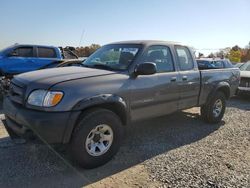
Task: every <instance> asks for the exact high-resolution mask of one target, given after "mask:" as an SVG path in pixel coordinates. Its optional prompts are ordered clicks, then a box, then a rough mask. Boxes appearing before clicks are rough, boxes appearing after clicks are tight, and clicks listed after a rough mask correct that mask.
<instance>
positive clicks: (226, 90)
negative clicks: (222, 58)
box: [207, 82, 230, 102]
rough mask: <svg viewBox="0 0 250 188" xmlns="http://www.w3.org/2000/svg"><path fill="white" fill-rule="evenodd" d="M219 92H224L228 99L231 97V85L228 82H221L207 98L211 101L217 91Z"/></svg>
mask: <svg viewBox="0 0 250 188" xmlns="http://www.w3.org/2000/svg"><path fill="white" fill-rule="evenodd" d="M217 92H222V93H223V94H224V95H225V97H226V99H227V100H228V99H229V98H230V85H229V83H228V82H220V83H219V84H218V85H217V86H216V87H215V88H214V89H213V91H212V92H211V93H210V94H209V96H208V98H207V102H209V101H210V100H211V99H212V98H213V96H214V95H215V93H217Z"/></svg>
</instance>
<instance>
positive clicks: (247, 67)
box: [240, 61, 250, 71]
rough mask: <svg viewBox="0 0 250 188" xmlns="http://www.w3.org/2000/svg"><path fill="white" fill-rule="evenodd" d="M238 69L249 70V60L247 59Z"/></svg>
mask: <svg viewBox="0 0 250 188" xmlns="http://www.w3.org/2000/svg"><path fill="white" fill-rule="evenodd" d="M240 70H241V71H250V61H248V62H247V63H245V64H243V65H242V66H241V67H240Z"/></svg>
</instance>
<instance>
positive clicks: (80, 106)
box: [72, 94, 127, 111]
mask: <svg viewBox="0 0 250 188" xmlns="http://www.w3.org/2000/svg"><path fill="white" fill-rule="evenodd" d="M106 103H116V104H118V105H120V106H121V107H122V108H124V110H125V111H127V105H126V102H125V100H124V99H122V98H121V97H120V96H117V95H114V94H101V95H96V96H92V97H89V98H86V99H83V100H81V101H80V102H78V103H77V104H76V105H75V106H74V107H73V109H72V110H84V109H86V108H89V107H91V106H96V105H102V104H106Z"/></svg>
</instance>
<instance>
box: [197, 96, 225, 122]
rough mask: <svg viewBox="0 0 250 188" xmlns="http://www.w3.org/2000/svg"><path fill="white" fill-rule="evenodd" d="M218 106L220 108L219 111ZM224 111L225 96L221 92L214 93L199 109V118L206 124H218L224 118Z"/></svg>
mask: <svg viewBox="0 0 250 188" xmlns="http://www.w3.org/2000/svg"><path fill="white" fill-rule="evenodd" d="M220 104H221V105H220ZM216 105H217V106H216ZM218 106H221V110H220V111H219V108H218ZM216 107H217V108H216ZM225 109H226V97H225V95H224V94H223V93H222V92H216V93H215V95H214V96H213V97H212V98H211V99H210V100H209V101H208V102H207V103H206V104H205V105H203V106H202V107H201V117H202V119H203V120H204V121H206V122H208V123H219V122H220V121H221V120H222V118H223V116H224V113H225Z"/></svg>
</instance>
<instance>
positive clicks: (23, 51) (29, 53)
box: [13, 47, 34, 57]
mask: <svg viewBox="0 0 250 188" xmlns="http://www.w3.org/2000/svg"><path fill="white" fill-rule="evenodd" d="M13 54H15V56H16V57H34V56H33V47H19V48H16V49H15V50H14V51H13Z"/></svg>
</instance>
